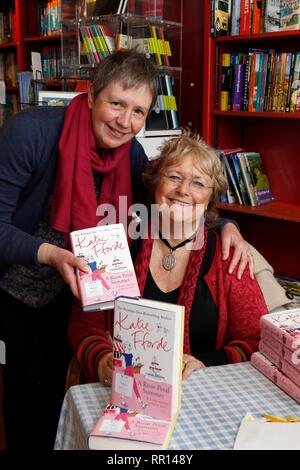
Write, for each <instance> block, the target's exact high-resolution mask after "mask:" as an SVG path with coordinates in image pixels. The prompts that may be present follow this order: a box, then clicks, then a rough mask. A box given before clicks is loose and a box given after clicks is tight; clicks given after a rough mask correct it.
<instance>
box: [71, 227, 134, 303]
mask: <svg viewBox="0 0 300 470" xmlns="http://www.w3.org/2000/svg"><path fill="white" fill-rule="evenodd" d="M71 243H72V250H73V253H74V254H75V255H76V256H78V257H81V258H82V259H84V260H85V261H86V263H87V265H88V267H89V272H88V273H85V272H83V271H79V272H77V276H78V281H79V286H80V293H81V300H82V304H83V305H84V306H88V305H95V304H96V303H97V302H98V303H102V304H104V303H105V302H110V301H113V300H114V299H115V298H116V297H117V296H119V295H127V296H139V289H138V286H137V281H136V276H135V273H134V269H133V264H132V259H131V255H130V251H129V248H128V243H127V239H126V236H125V232H124V227H123V225H122V224H114V225H106V226H97V227H94V228H91V229H85V230H78V231H75V232H72V233H71ZM107 308H111V306H110V305H108V306H107Z"/></svg>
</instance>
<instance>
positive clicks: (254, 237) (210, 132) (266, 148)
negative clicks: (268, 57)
mask: <svg viewBox="0 0 300 470" xmlns="http://www.w3.org/2000/svg"><path fill="white" fill-rule="evenodd" d="M210 7H211V2H210V1H209V0H205V4H204V64H203V70H204V73H203V84H204V85H203V86H204V90H210V92H209V93H204V95H203V128H202V133H203V136H204V138H205V139H206V140H207V141H208V142H209V143H210V144H211V145H213V146H214V147H216V148H221V149H222V148H233V147H242V148H244V149H245V150H246V151H257V152H259V153H260V154H261V157H262V160H263V163H264V167H265V170H266V173H267V175H268V178H269V181H270V185H271V188H272V191H273V194H274V197H275V200H274V202H272V203H268V204H264V205H261V206H256V207H249V206H240V205H237V204H220V206H219V209H220V213H221V215H222V216H224V217H229V218H232V219H234V220H236V221H237V222H238V223H239V225H240V228H241V231H242V233H243V235H244V237H245V238H246V239H247V240H248V241H249V242H250V243H252V244H253V245H255V246H256V248H257V249H258V250H259V251H261V253H262V254H263V255H264V256H265V257H266V258H267V260H268V261H269V262H270V264H272V266H273V267H274V270H275V272H276V273H279V274H286V275H291V276H295V277H298V278H299V277H300V250H299V239H300V191H299V178H300V153H299V151H298V143H297V142H298V135H297V134H298V132H299V130H298V129H299V125H300V113H287V112H234V111H219V110H218V103H217V100H218V84H217V83H218V79H219V76H220V67H219V66H218V64H219V61H220V57H221V54H222V53H223V52H230V53H232V52H240V51H243V50H244V51H247V50H248V48H249V47H253V48H266V49H270V48H271V49H275V50H276V51H278V52H287V51H289V52H290V51H291V52H296V51H297V50H298V51H299V39H300V31H299V30H294V31H283V32H273V33H260V34H251V35H243V36H219V37H217V38H213V37H211V36H210Z"/></svg>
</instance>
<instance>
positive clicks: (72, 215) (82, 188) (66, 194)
mask: <svg viewBox="0 0 300 470" xmlns="http://www.w3.org/2000/svg"><path fill="white" fill-rule="evenodd" d="M130 145H131V142H128V143H126V144H124V145H122V146H121V147H117V148H116V149H111V150H107V151H105V152H103V154H102V156H99V154H98V152H97V147H96V140H95V135H94V132H93V126H92V120H91V111H90V109H89V107H88V102H87V94H86V93H83V94H81V95H78V96H77V97H75V98H74V99H73V100H72V102H71V103H70V105H69V107H68V109H67V111H66V114H65V120H64V125H63V129H62V133H61V137H60V140H59V159H58V168H57V174H56V182H55V187H54V195H53V201H52V209H51V224H52V227H53V228H54V229H56V230H58V231H60V232H63V233H69V232H71V231H72V230H80V229H83V228H89V227H94V226H96V225H97V223H98V222H99V220H100V219H101V217H99V216H97V215H96V211H97V207H98V206H99V205H100V204H103V203H106V204H112V205H113V206H114V207H115V209H116V214H117V220H116V222H119V214H118V207H119V196H127V204H128V206H127V207H129V206H130V205H131V204H132V193H131V175H130ZM93 170H94V171H96V172H97V173H101V174H103V178H102V184H101V190H100V194H99V197H98V201H97V198H96V193H95V189H94V177H93Z"/></svg>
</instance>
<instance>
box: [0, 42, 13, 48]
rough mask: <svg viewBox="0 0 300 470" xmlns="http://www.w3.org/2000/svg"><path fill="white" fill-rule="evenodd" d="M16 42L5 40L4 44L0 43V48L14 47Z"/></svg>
mask: <svg viewBox="0 0 300 470" xmlns="http://www.w3.org/2000/svg"><path fill="white" fill-rule="evenodd" d="M16 46H17V43H16V42H5V43H4V44H0V49H10V48H11V47H16Z"/></svg>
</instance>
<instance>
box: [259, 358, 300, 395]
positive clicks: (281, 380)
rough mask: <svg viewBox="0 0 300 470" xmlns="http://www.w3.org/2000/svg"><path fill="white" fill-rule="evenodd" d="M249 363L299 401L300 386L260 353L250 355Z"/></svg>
mask: <svg viewBox="0 0 300 470" xmlns="http://www.w3.org/2000/svg"><path fill="white" fill-rule="evenodd" d="M251 364H252V365H253V366H254V367H255V368H256V369H257V370H259V371H260V372H262V374H264V375H265V376H266V377H268V379H270V380H271V381H272V382H273V383H274V384H276V385H277V386H278V387H280V388H281V389H282V390H283V391H284V392H285V393H287V394H288V395H290V396H291V397H292V398H294V400H296V401H297V402H298V403H300V388H299V387H298V386H297V385H296V384H295V383H294V382H293V381H292V380H290V379H289V378H288V377H287V376H286V375H285V374H283V373H282V372H280V370H278V369H277V367H276V366H274V365H273V364H272V363H271V362H270V361H269V360H268V359H266V358H265V357H264V356H263V355H262V354H260V353H257V352H256V353H254V354H252V356H251Z"/></svg>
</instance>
